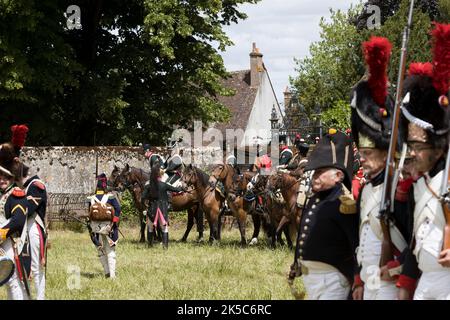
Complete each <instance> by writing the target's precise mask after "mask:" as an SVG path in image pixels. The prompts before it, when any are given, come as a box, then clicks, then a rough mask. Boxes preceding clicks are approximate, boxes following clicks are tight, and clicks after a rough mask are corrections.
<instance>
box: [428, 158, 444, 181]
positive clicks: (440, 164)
mask: <svg viewBox="0 0 450 320" xmlns="http://www.w3.org/2000/svg"><path fill="white" fill-rule="evenodd" d="M444 168H445V159H444V158H441V159H439V160H438V162H436V164H435V165H434V167H433V169H431V170H430V172H429V175H430V177H431V178H433V177H434V176H435V175H437V174H438V173H439V172H441V171H442V170H444Z"/></svg>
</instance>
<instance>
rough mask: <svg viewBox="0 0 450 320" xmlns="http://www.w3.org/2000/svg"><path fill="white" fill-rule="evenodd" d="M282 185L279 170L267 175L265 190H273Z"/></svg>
mask: <svg viewBox="0 0 450 320" xmlns="http://www.w3.org/2000/svg"><path fill="white" fill-rule="evenodd" d="M282 187H283V174H282V173H281V172H277V173H274V174H272V175H270V176H269V178H268V181H267V186H266V190H267V191H269V192H274V191H276V190H278V189H281V188H282Z"/></svg>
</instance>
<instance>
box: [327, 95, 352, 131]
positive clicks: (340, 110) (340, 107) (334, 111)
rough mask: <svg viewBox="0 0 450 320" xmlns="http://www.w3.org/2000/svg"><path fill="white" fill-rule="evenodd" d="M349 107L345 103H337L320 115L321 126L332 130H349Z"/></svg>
mask: <svg viewBox="0 0 450 320" xmlns="http://www.w3.org/2000/svg"><path fill="white" fill-rule="evenodd" d="M350 116H351V107H350V104H349V103H348V102H346V101H342V100H340V101H337V102H336V104H335V105H334V106H333V107H331V108H329V109H327V110H326V111H325V112H324V113H322V125H323V126H324V127H325V128H334V129H338V130H340V131H345V130H346V129H348V128H350V126H351V122H350Z"/></svg>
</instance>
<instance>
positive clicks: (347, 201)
mask: <svg viewBox="0 0 450 320" xmlns="http://www.w3.org/2000/svg"><path fill="white" fill-rule="evenodd" d="M352 164H353V156H352V152H351V140H350V139H349V138H348V137H347V136H346V135H345V134H343V133H341V132H336V133H329V134H327V135H326V136H324V137H323V138H322V139H321V140H320V142H319V143H318V144H317V146H316V147H315V149H314V151H313V152H312V154H311V156H310V158H309V161H308V164H307V165H306V168H305V170H306V171H311V170H314V174H313V177H312V182H311V183H312V191H313V195H312V196H311V198H310V199H309V201H308V202H307V203H306V206H305V209H304V210H303V213H302V217H301V222H300V229H299V236H298V243H297V248H298V252H297V253H296V254H297V257H298V260H299V261H298V263H299V265H300V266H301V274H302V275H303V284H304V286H305V289H306V293H307V295H308V299H311V300H345V299H347V298H348V296H349V293H350V290H351V286H352V281H353V270H354V268H355V266H356V255H355V249H356V247H357V245H358V215H357V214H356V202H355V201H354V200H353V198H352V196H351V195H350V194H349V193H348V190H346V189H350V188H351V176H352V175H351V170H352Z"/></svg>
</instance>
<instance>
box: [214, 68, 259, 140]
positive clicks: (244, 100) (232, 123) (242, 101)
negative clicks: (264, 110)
mask: <svg viewBox="0 0 450 320" xmlns="http://www.w3.org/2000/svg"><path fill="white" fill-rule="evenodd" d="M222 83H223V85H224V87H226V88H231V89H234V90H235V91H236V94H235V95H234V96H219V97H218V98H217V99H218V100H219V101H220V102H221V103H223V104H224V105H225V106H227V107H228V109H229V110H230V112H231V118H230V120H229V121H228V122H227V123H217V124H216V125H215V126H214V127H215V128H217V129H219V130H220V131H222V134H223V136H224V137H225V130H226V129H234V130H235V129H243V130H245V129H246V127H247V123H248V119H249V118H250V113H251V112H252V108H253V104H254V102H255V98H256V93H257V91H258V88H257V87H253V88H252V87H250V70H242V71H234V72H230V77H229V78H228V79H224V80H223V82H222Z"/></svg>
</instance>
